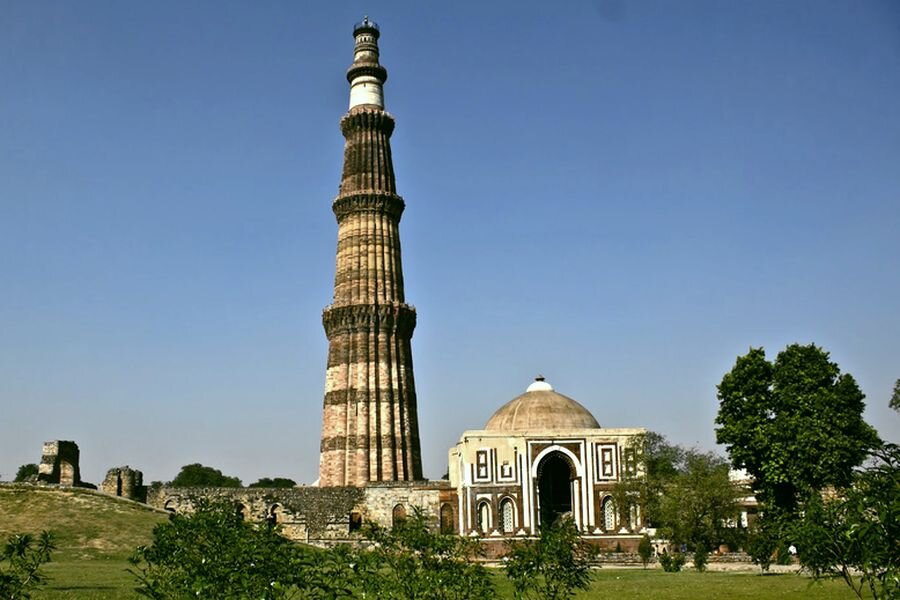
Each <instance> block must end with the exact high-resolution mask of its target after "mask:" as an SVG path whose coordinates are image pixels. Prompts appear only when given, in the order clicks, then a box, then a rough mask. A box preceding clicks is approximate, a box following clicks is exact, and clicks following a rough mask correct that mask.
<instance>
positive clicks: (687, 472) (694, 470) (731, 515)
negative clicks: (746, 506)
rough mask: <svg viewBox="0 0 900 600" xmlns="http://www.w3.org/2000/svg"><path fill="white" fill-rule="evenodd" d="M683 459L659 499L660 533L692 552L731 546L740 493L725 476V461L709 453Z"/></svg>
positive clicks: (692, 452) (692, 453) (691, 453)
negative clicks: (721, 545)
mask: <svg viewBox="0 0 900 600" xmlns="http://www.w3.org/2000/svg"><path fill="white" fill-rule="evenodd" d="M684 456H685V458H684V462H683V464H682V466H681V468H680V469H679V471H678V473H676V474H675V475H673V476H672V477H671V478H670V479H669V481H668V483H667V484H666V486H665V491H664V492H663V495H662V497H661V499H660V522H661V524H662V527H661V533H662V534H663V535H664V536H666V537H668V538H669V539H670V540H672V541H673V542H675V543H677V544H686V545H687V546H688V548H690V549H691V550H695V551H696V550H710V549H713V548H717V547H718V546H719V544H722V543H730V544H732V545H734V544H735V539H734V537H735V533H736V529H735V527H734V524H735V523H736V521H737V518H738V515H739V510H738V504H737V502H738V498H739V497H740V496H741V495H742V492H741V490H740V489H739V488H738V487H737V486H736V485H735V484H734V482H732V481H731V480H730V479H729V477H728V472H729V468H728V462H727V461H726V460H725V459H724V458H722V457H720V456H716V455H715V454H713V453H711V452H698V451H696V450H688V451H686V452H685V455H684Z"/></svg>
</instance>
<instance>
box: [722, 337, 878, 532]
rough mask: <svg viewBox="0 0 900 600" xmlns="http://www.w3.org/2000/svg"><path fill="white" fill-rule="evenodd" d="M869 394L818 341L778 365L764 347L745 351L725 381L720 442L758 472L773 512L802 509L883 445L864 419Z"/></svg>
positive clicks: (739, 464)
mask: <svg viewBox="0 0 900 600" xmlns="http://www.w3.org/2000/svg"><path fill="white" fill-rule="evenodd" d="M864 397H865V396H864V395H863V393H862V392H861V391H860V389H859V387H858V386H857V385H856V381H855V380H854V379H853V377H852V376H851V375H849V374H841V372H840V368H839V367H838V365H837V364H835V363H833V362H831V361H830V360H829V355H828V353H827V352H826V351H824V350H823V349H821V348H819V347H817V346H815V345H813V344H810V345H808V346H801V345H798V344H793V345H790V346H788V347H787V348H785V349H784V350H783V351H782V352H780V353H779V354H778V356H777V357H776V359H775V361H774V363H772V362H769V361H767V360H766V357H765V351H764V350H763V349H762V348H755V349H751V350H750V352H749V353H748V354H747V355H746V356H741V357H738V359H737V362H736V363H735V365H734V368H733V369H732V370H731V371H730V372H729V373H726V374H725V376H724V377H723V378H722V382H721V383H720V384H719V386H718V398H719V400H720V404H719V414H718V416H717V417H716V423H717V424H718V425H719V427H718V428H717V429H716V441H717V442H719V443H720V444H725V445H726V447H727V450H728V454H729V456H730V458H731V462H732V464H733V465H734V467H735V468H742V469H746V470H747V471H748V472H749V473H750V475H751V476H752V477H753V479H754V484H753V485H754V491H755V493H756V496H757V499H758V500H759V501H760V504H761V505H762V507H763V508H764V511H765V512H766V518H769V514H771V513H776V512H777V513H783V514H786V515H791V514H794V512H795V511H796V505H797V501H798V500H799V498H800V497H801V496H802V495H805V494H806V493H808V492H809V491H812V490H821V489H823V488H824V487H826V486H829V485H833V486H836V487H844V486H846V485H847V484H848V483H849V482H850V478H851V473H852V470H853V467H855V466H856V465H858V464H860V462H862V460H863V459H864V458H865V456H866V453H867V452H868V451H869V450H870V449H871V448H874V447H875V446H877V445H878V443H879V439H878V435H877V434H876V433H875V430H874V429H872V427H870V426H869V425H868V424H867V423H866V422H865V421H864V420H863V418H862V413H863V409H864V408H865V405H864V403H863V398H864Z"/></svg>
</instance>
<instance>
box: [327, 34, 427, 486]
mask: <svg viewBox="0 0 900 600" xmlns="http://www.w3.org/2000/svg"><path fill="white" fill-rule="evenodd" d="M353 36H354V38H355V39H356V43H355V47H354V51H353V64H352V65H351V66H350V68H349V69H348V70H347V80H348V81H349V82H350V110H349V111H348V112H347V114H346V115H344V117H343V118H342V119H341V132H342V133H343V135H344V138H345V139H346V143H345V145H344V169H343V174H342V176H341V185H340V189H339V192H338V196H337V198H336V199H335V200H334V204H333V206H332V209H333V210H334V214H335V216H336V217H337V222H338V242H337V270H336V273H335V278H334V301H333V302H332V304H331V305H330V306H328V307H327V308H325V310H324V312H323V315H322V323H323V325H324V326H325V334H326V336H327V337H328V343H329V348H328V370H327V372H326V376H325V402H324V405H325V406H324V417H323V422H322V444H321V455H320V458H319V485H320V486H322V487H334V486H364V485H366V484H367V483H370V482H378V481H410V480H418V479H422V459H421V451H420V448H419V423H418V417H417V414H416V387H415V381H414V379H413V365H412V353H411V345H410V340H411V339H412V334H413V329H414V328H415V326H416V312H415V309H414V308H413V307H412V306H409V305H408V304H406V301H405V298H404V294H403V269H402V266H401V262H400V233H399V224H400V215H401V214H402V213H403V208H404V206H405V205H404V202H403V199H402V198H401V197H400V196H398V195H397V189H396V185H395V182H394V167H393V164H392V162H391V145H390V137H391V133H392V132H393V130H394V119H393V117H391V115H389V114H388V113H387V112H385V110H384V95H383V90H382V86H383V84H384V82H385V80H386V79H387V71H386V70H385V68H384V67H382V66H381V65H380V64H379V62H378V36H379V33H378V26H377V25H376V24H375V23H374V22H372V21H370V20H369V19H368V17H366V18H365V19H363V21H362V22H361V23H358V24H357V25H356V26H355V27H354V29H353Z"/></svg>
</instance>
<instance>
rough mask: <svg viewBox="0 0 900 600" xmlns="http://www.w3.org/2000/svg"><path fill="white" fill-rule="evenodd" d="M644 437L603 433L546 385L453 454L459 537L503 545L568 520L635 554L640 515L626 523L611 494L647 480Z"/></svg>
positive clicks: (638, 431)
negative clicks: (628, 481) (640, 448)
mask: <svg viewBox="0 0 900 600" xmlns="http://www.w3.org/2000/svg"><path fill="white" fill-rule="evenodd" d="M644 433H646V430H645V429H642V428H630V429H605V428H602V427H600V425H599V424H597V421H596V420H595V419H594V417H593V416H592V415H591V414H590V412H588V411H587V409H585V408H584V407H583V406H581V405H580V404H578V403H577V402H575V401H574V400H572V399H571V398H568V397H566V396H563V395H562V394H558V393H556V392H555V391H553V388H551V387H550V386H549V384H546V383H545V382H544V381H543V379H539V381H538V382H536V383H534V384H532V385H531V386H530V387H529V388H528V391H527V392H526V393H525V394H522V395H521V396H519V397H517V398H515V399H513V400H512V401H511V402H509V403H508V404H506V405H504V406H503V407H501V408H500V409H499V410H498V411H497V412H496V413H495V414H494V415H493V416H492V417H491V419H490V421H488V423H487V425H486V426H485V428H484V429H482V430H473V431H466V432H464V433H463V434H462V437H461V438H460V440H459V443H457V444H456V446H455V447H454V448H452V449H451V450H450V483H451V485H452V486H453V488H454V489H455V490H456V493H457V494H456V496H457V502H458V504H457V513H456V516H457V523H456V528H457V530H458V531H459V532H460V533H462V534H463V535H468V536H470V537H477V538H480V539H482V540H483V541H484V542H486V543H487V544H488V545H491V544H493V545H500V544H501V543H502V542H503V540H504V539H508V538H514V537H518V536H533V535H535V534H537V533H538V531H539V528H540V525H541V524H542V523H544V522H548V521H553V520H555V519H556V518H558V517H559V516H561V515H567V516H570V517H571V518H572V519H573V520H574V522H575V525H576V526H577V527H578V528H579V530H581V531H582V535H583V537H584V538H585V539H586V540H588V541H590V542H592V543H594V544H595V545H597V546H599V547H601V548H604V549H607V550H611V549H613V548H615V547H617V546H619V547H622V548H625V549H628V550H632V551H633V550H634V549H636V547H637V543H638V541H639V540H640V537H641V535H642V533H643V532H642V530H643V523H642V520H641V515H640V511H639V510H636V511H634V512H633V514H631V515H629V518H627V519H626V520H624V521H623V520H622V519H620V517H619V515H618V514H617V511H616V509H615V506H614V505H613V500H612V490H613V487H614V486H615V484H616V483H617V482H618V481H621V480H622V478H623V477H625V476H626V475H629V476H638V475H640V473H638V472H637V469H638V463H639V461H638V457H637V456H636V454H635V451H636V446H635V441H636V439H637V438H638V436H640V435H642V434H644ZM494 542H496V544H494ZM497 551H498V552H500V551H501V550H499V549H498V550H497Z"/></svg>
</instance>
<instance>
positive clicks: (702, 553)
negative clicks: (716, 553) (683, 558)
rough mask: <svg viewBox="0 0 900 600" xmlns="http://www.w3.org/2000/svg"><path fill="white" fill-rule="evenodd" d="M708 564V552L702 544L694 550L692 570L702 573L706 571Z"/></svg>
mask: <svg viewBox="0 0 900 600" xmlns="http://www.w3.org/2000/svg"><path fill="white" fill-rule="evenodd" d="M708 562H709V551H708V550H707V549H706V546H704V545H703V544H700V545H698V546H697V547H696V548H695V549H694V568H695V569H697V571H698V572H700V573H702V572H704V571H705V570H706V564H707V563H708Z"/></svg>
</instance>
